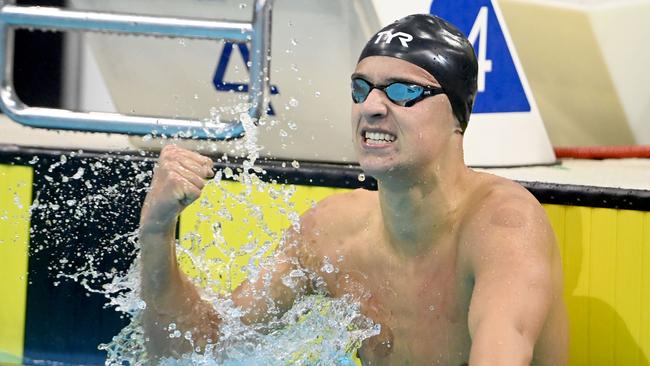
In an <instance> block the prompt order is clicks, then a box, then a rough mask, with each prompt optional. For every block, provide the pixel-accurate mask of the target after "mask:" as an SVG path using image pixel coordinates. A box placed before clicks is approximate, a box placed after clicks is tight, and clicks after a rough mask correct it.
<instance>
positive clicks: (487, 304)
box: [140, 15, 568, 366]
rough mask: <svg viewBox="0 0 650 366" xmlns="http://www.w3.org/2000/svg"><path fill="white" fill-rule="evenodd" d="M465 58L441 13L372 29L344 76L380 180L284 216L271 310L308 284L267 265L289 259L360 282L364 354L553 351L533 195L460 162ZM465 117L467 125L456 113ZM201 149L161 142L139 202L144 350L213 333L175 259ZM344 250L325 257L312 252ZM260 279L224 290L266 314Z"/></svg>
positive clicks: (417, 360) (175, 348)
mask: <svg viewBox="0 0 650 366" xmlns="http://www.w3.org/2000/svg"><path fill="white" fill-rule="evenodd" d="M476 75H477V61H476V56H475V54H474V51H473V48H472V46H471V44H470V43H469V41H468V40H467V39H466V38H465V37H464V36H463V35H462V34H461V32H460V31H458V30H457V29H456V28H455V27H454V26H452V25H450V24H449V23H447V22H446V21H444V20H442V19H440V18H438V17H435V16H430V15H411V16H408V17H405V18H403V19H401V20H398V21H396V22H395V23H393V24H391V25H389V26H387V27H385V28H384V29H382V30H380V31H379V32H378V33H377V34H375V35H374V36H373V37H372V38H371V39H370V40H369V41H368V43H367V45H366V46H365V48H364V49H363V51H362V53H361V56H360V58H359V61H358V64H357V66H356V69H355V71H354V73H353V74H352V77H351V85H352V99H353V102H354V103H353V106H352V133H353V139H354V146H355V149H356V152H357V157H358V161H359V163H360V165H361V167H362V169H363V170H364V172H365V173H366V174H368V175H371V176H373V177H375V178H376V179H377V183H378V191H376V192H371V191H366V190H356V191H351V192H349V193H343V194H338V195H334V196H331V197H329V198H327V199H325V200H324V201H322V202H320V203H319V204H318V205H316V207H314V208H313V209H311V210H310V211H308V212H306V213H305V214H304V215H303V216H302V217H301V230H300V231H294V230H291V229H289V230H288V231H287V233H286V240H287V242H290V243H296V244H297V245H295V246H292V245H285V246H284V248H285V249H284V250H282V251H280V252H279V253H277V254H276V255H275V257H276V263H277V265H276V266H275V267H274V268H272V269H265V270H264V271H266V274H268V276H269V277H270V278H271V283H270V288H269V290H268V294H269V296H271V298H272V299H273V301H274V302H275V306H276V307H277V308H278V309H280V311H285V310H287V309H289V308H290V307H291V306H292V304H293V302H294V300H295V299H296V297H297V296H299V295H303V294H308V293H310V291H313V289H312V286H311V284H310V283H308V281H307V280H304V282H302V283H299V285H298V286H296V288H295V289H289V288H288V287H286V286H285V285H284V284H283V283H282V281H281V278H282V277H283V276H285V275H286V274H288V273H289V272H290V271H292V270H293V269H296V268H298V267H299V266H302V267H303V268H306V269H308V270H311V271H313V272H316V273H318V274H319V275H320V276H322V278H323V279H324V281H325V284H326V287H327V292H328V293H329V295H331V296H333V297H339V296H343V295H344V294H346V293H348V292H355V291H358V289H359V288H362V289H363V290H364V291H366V293H367V294H368V295H367V296H365V297H363V298H362V312H363V313H364V314H365V315H367V316H368V317H370V318H371V319H372V320H374V321H375V322H376V323H379V324H381V333H380V334H379V335H376V336H374V337H371V338H369V339H367V340H366V341H365V342H364V343H363V344H362V346H361V348H360V349H359V351H358V353H359V357H360V358H361V360H362V362H363V364H364V365H432V364H434V365H438V364H440V365H454V366H458V365H467V364H469V365H471V366H481V365H498V366H511V365H512V366H515V365H517V366H520V365H543V366H561V365H566V363H567V352H568V350H567V343H568V341H567V338H568V330H567V315H566V310H565V305H564V302H563V298H562V268H561V263H560V254H559V251H558V248H557V246H556V244H555V239H554V233H553V231H552V229H551V226H550V225H549V222H548V219H547V217H546V214H545V212H544V210H543V208H542V207H541V206H540V204H539V203H538V202H537V201H536V200H535V198H534V197H533V196H532V195H531V194H530V193H529V192H528V191H526V190H525V189H523V188H522V187H521V186H520V185H518V184H516V183H514V182H511V181H509V180H506V179H503V178H500V177H496V176H493V175H490V174H486V173H480V172H475V171H473V170H471V169H469V168H468V167H467V166H465V164H464V160H463V134H464V131H465V128H466V127H467V124H468V122H469V118H470V113H471V108H472V105H473V101H474V97H475V95H476V88H477V87H476ZM470 128H471V127H470ZM212 176H213V172H212V161H211V160H210V159H209V158H207V157H205V156H201V155H199V154H197V153H194V152H190V151H187V150H184V149H181V148H179V147H175V146H167V147H165V148H164V149H163V151H162V152H161V155H160V161H159V163H158V166H157V168H156V171H155V174H154V177H153V181H152V185H151V189H150V191H149V193H148V195H147V198H146V200H145V204H144V207H143V210H142V213H141V226H140V242H141V246H142V252H141V263H140V264H141V271H142V284H141V294H142V297H143V299H144V300H145V301H146V303H147V307H146V309H145V310H144V314H143V323H144V328H145V333H146V336H147V337H148V343H147V348H148V351H149V353H150V354H152V355H154V356H156V357H161V356H179V355H180V354H182V353H185V352H190V351H191V349H190V345H189V342H187V341H185V340H183V339H182V338H176V339H171V338H169V337H168V332H167V330H166V326H167V324H169V323H171V322H174V323H176V324H177V325H178V327H179V328H182V329H189V330H191V331H192V333H193V334H194V336H195V337H196V338H197V340H196V341H197V342H198V343H199V344H200V343H201V342H203V343H205V342H206V341H207V339H211V340H216V339H217V338H218V335H219V323H220V320H219V317H218V316H217V315H216V312H215V311H214V310H213V309H212V307H211V305H210V304H208V303H205V302H204V301H202V300H201V297H200V296H199V294H198V291H197V289H196V288H195V287H194V286H193V285H192V284H191V283H190V281H189V280H188V279H187V278H185V277H184V275H183V273H182V272H181V270H180V269H179V267H178V265H177V263H176V257H175V252H174V237H175V228H176V222H177V217H178V215H179V214H180V212H181V211H182V210H183V209H184V208H185V207H186V206H187V205H189V204H190V203H191V202H192V201H194V200H196V199H197V198H198V197H199V195H200V193H201V189H202V188H203V186H204V184H205V181H206V179H208V178H210V177H212ZM325 256H327V257H329V258H339V257H340V256H343V257H344V258H345V260H344V261H342V262H341V263H337V265H338V269H339V270H338V272H336V271H335V272H332V271H328V272H331V273H327V272H324V271H322V270H321V267H322V263H323V262H322V261H323V258H324V257H325ZM264 277H265V276H264V273H262V274H261V275H260V276H258V278H260V280H259V281H258V282H244V283H243V284H242V285H241V286H240V287H239V288H238V289H237V290H236V291H235V292H234V293H233V296H232V298H233V301H234V302H235V304H236V305H237V306H240V307H242V308H244V309H247V310H249V313H248V314H247V315H246V316H245V319H244V320H245V321H247V322H264V321H268V320H269V317H270V316H271V315H269V312H268V306H269V304H268V303H266V302H265V301H264V299H262V300H260V299H258V298H255V297H253V296H250V293H251V292H252V291H251V290H255V289H260V290H261V289H262V288H263V287H264V284H263V283H262V282H263V280H261V279H262V278H264Z"/></svg>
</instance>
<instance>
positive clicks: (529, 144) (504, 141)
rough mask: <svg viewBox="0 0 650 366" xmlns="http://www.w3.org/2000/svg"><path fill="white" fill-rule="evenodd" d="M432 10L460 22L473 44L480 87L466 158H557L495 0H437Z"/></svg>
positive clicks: (473, 161) (477, 162)
mask: <svg viewBox="0 0 650 366" xmlns="http://www.w3.org/2000/svg"><path fill="white" fill-rule="evenodd" d="M430 12H431V14H434V15H437V16H440V17H441V18H443V19H445V20H447V21H449V22H450V23H452V24H454V25H455V26H456V27H458V28H459V29H460V30H461V31H462V32H463V33H464V34H465V35H466V36H467V38H468V39H469V41H470V42H471V43H472V45H474V50H475V52H476V56H477V59H478V66H479V69H478V78H477V84H478V93H477V95H476V100H475V102H474V108H473V110H472V116H471V117H470V122H469V128H468V130H467V133H466V135H465V160H466V162H467V163H468V164H470V165H474V166H504V165H529V164H548V163H552V162H554V161H555V155H554V153H553V150H552V147H551V145H550V142H549V141H548V137H547V135H546V130H545V129H544V125H543V122H542V119H541V116H540V114H539V111H538V109H537V106H536V104H535V101H534V100H533V98H532V93H531V92H530V88H529V86H528V81H527V80H526V77H525V75H524V73H523V69H522V67H521V65H520V63H519V59H518V57H517V53H516V52H515V49H514V47H513V45H512V41H511V40H510V35H509V34H508V30H507V27H506V25H505V22H504V21H503V16H502V15H501V11H500V9H499V7H498V4H496V1H494V0H433V2H432V3H431V7H430ZM486 139H487V141H486ZM486 145H489V148H487V146H486Z"/></svg>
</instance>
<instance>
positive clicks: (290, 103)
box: [289, 98, 300, 108]
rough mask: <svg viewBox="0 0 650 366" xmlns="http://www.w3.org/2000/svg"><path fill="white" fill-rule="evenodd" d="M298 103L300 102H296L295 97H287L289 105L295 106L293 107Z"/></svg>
mask: <svg viewBox="0 0 650 366" xmlns="http://www.w3.org/2000/svg"><path fill="white" fill-rule="evenodd" d="M299 104H300V102H298V99H296V98H291V99H289V105H290V106H292V107H294V108H295V107H297V106H298V105H299Z"/></svg>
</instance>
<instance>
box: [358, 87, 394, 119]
mask: <svg viewBox="0 0 650 366" xmlns="http://www.w3.org/2000/svg"><path fill="white" fill-rule="evenodd" d="M386 103H390V101H389V100H388V98H387V97H386V94H384V92H382V91H381V90H378V89H373V90H371V91H370V94H368V97H367V98H366V100H365V101H364V102H363V103H361V113H363V116H364V117H365V118H366V119H367V120H368V121H372V120H374V119H378V118H382V117H384V116H385V115H386V113H387V112H388V107H387V105H386Z"/></svg>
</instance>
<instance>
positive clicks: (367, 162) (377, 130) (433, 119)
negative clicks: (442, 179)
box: [352, 56, 458, 178]
mask: <svg viewBox="0 0 650 366" xmlns="http://www.w3.org/2000/svg"><path fill="white" fill-rule="evenodd" d="M354 77H361V78H363V79H365V80H367V81H368V82H370V83H372V84H373V85H377V86H385V85H388V84H391V83H393V82H396V81H400V82H407V83H412V84H418V85H421V86H428V87H440V83H438V81H437V80H436V79H435V78H434V77H433V76H432V75H431V74H429V73H428V72H427V71H425V70H424V69H422V68H421V67H419V66H416V65H414V64H412V63H410V62H407V61H403V60H400V59H397V58H393V57H386V56H372V57H367V58H365V59H363V60H362V61H361V62H359V64H358V65H357V68H356V70H355V72H354V74H353V78H354ZM457 131H458V125H457V122H456V120H455V118H454V115H453V112H452V109H451V105H450V103H449V100H448V99H447V96H446V95H444V94H440V95H436V96H432V97H427V98H425V99H423V100H421V101H419V102H417V103H416V104H415V105H413V106H411V107H402V106H399V105H397V104H395V103H393V102H391V101H390V100H389V99H388V98H387V96H386V94H384V92H383V91H381V90H377V89H373V90H372V91H371V92H370V94H369V95H368V97H367V99H366V100H365V101H364V102H362V103H358V104H353V105H352V132H353V143H354V146H355V149H356V151H357V157H358V159H359V163H360V164H361V167H362V168H363V170H364V171H365V172H366V173H367V174H370V175H372V176H374V177H377V178H381V177H384V176H390V175H391V173H392V174H400V175H403V174H411V173H413V172H417V171H418V170H421V169H428V167H433V168H435V167H434V165H435V164H436V161H437V159H439V158H441V156H440V155H441V152H442V151H443V149H444V148H445V146H446V144H447V143H448V142H449V140H450V137H451V136H452V135H453V134H454V133H456V132H457ZM414 169H415V170H414ZM416 174H417V173H416Z"/></svg>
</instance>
